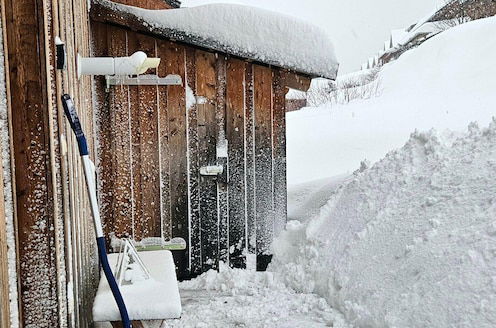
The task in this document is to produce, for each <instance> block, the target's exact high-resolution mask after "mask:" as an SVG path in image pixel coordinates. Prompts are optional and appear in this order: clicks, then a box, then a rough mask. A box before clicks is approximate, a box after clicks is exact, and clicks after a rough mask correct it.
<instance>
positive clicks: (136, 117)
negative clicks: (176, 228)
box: [128, 32, 162, 240]
mask: <svg viewBox="0 0 496 328" xmlns="http://www.w3.org/2000/svg"><path fill="white" fill-rule="evenodd" d="M138 50H141V51H144V52H145V53H146V54H147V55H148V56H150V57H151V56H155V55H156V50H155V40H154V39H153V38H151V37H149V36H145V35H142V34H136V33H133V32H128V52H129V54H132V53H134V52H135V51H138ZM149 73H151V74H153V73H156V72H155V70H150V72H149ZM129 89H130V93H131V94H133V95H134V92H135V90H134V89H137V100H136V102H131V107H132V109H131V112H132V115H131V126H132V135H133V137H132V140H133V149H136V148H139V152H138V151H137V153H136V154H135V153H134V152H133V164H136V166H134V165H133V175H134V177H135V180H134V183H133V186H134V187H136V192H135V193H134V199H135V204H134V207H135V219H134V222H133V227H134V229H133V230H134V231H133V232H134V234H133V236H134V238H136V239H137V240H141V239H143V238H145V237H159V236H161V234H162V231H161V218H160V170H159V166H160V164H159V141H158V123H157V121H158V109H157V102H158V100H157V87H156V86H146V85H140V86H130V87H129ZM138 193H139V195H138Z"/></svg>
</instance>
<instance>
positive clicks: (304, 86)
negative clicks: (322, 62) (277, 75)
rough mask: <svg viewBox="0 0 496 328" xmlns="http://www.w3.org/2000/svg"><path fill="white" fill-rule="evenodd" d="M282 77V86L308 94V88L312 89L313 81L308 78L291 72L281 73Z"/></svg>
mask: <svg viewBox="0 0 496 328" xmlns="http://www.w3.org/2000/svg"><path fill="white" fill-rule="evenodd" d="M281 75H282V76H281V80H282V85H284V86H286V87H288V88H291V89H296V90H299V91H303V92H307V91H308V88H310V83H311V82H312V79H311V78H310V77H308V76H305V75H301V74H298V73H294V72H291V71H284V72H281Z"/></svg>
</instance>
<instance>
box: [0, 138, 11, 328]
mask: <svg viewBox="0 0 496 328" xmlns="http://www.w3.org/2000/svg"><path fill="white" fill-rule="evenodd" d="M2 153H3V152H2V147H1V146H0V163H3V160H2ZM3 182H4V177H3V165H1V164H0V281H1V282H2V284H1V285H0V327H10V301H9V283H8V282H9V265H8V257H7V230H6V227H7V222H6V217H5V202H4V199H5V198H4V187H3V185H4V183H3Z"/></svg>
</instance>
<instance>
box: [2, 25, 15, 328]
mask: <svg viewBox="0 0 496 328" xmlns="http://www.w3.org/2000/svg"><path fill="white" fill-rule="evenodd" d="M1 30H2V28H1V27H0V32H1ZM2 39H3V34H2V33H0V63H1V65H0V151H2V155H1V156H0V157H1V159H2V163H1V164H0V165H2V169H3V181H0V183H3V188H4V199H3V200H0V201H3V202H4V204H5V220H6V222H7V227H6V233H7V257H8V270H9V281H8V284H9V302H10V324H11V326H12V327H18V326H19V313H18V307H17V302H18V299H17V297H18V296H17V268H16V256H17V255H16V246H15V231H14V208H13V206H14V205H13V200H12V181H11V174H12V172H11V169H10V141H9V140H10V139H9V138H10V137H9V123H8V122H9V121H8V114H7V95H6V90H5V71H4V70H5V68H4V65H3V63H4V54H3V41H2ZM0 229H3V227H2V228H0ZM2 283H6V282H2Z"/></svg>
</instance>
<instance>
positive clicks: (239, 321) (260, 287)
mask: <svg viewBox="0 0 496 328" xmlns="http://www.w3.org/2000/svg"><path fill="white" fill-rule="evenodd" d="M180 288H181V297H182V303H183V315H182V317H181V319H179V320H172V321H169V322H168V326H167V327H195V328H207V327H209V328H210V327H214V328H217V327H219V328H221V327H253V328H263V327H267V328H269V327H271V328H272V327H280V328H300V327H308V328H317V327H338V328H346V327H350V326H348V325H347V324H346V323H345V322H344V319H343V316H342V315H341V314H340V313H339V312H338V311H335V310H333V309H332V308H331V307H330V306H329V305H328V304H327V302H326V301H325V300H324V299H323V298H321V297H320V296H317V295H315V294H305V293H296V292H295V291H294V290H292V289H291V288H288V287H286V286H285V285H284V284H283V283H281V282H280V281H279V279H278V278H277V277H275V276H274V274H273V273H271V272H255V271H250V270H240V269H230V268H228V267H221V272H220V273H217V272H215V271H209V272H207V273H205V274H203V275H202V276H201V277H199V278H197V279H195V280H192V281H186V282H182V283H180Z"/></svg>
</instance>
